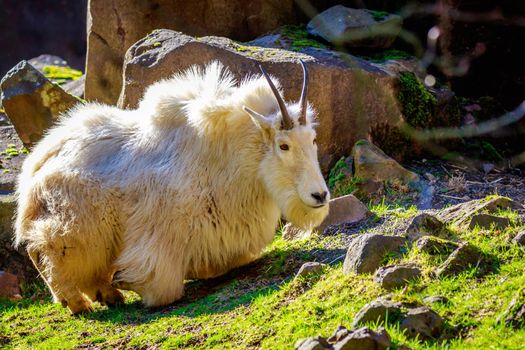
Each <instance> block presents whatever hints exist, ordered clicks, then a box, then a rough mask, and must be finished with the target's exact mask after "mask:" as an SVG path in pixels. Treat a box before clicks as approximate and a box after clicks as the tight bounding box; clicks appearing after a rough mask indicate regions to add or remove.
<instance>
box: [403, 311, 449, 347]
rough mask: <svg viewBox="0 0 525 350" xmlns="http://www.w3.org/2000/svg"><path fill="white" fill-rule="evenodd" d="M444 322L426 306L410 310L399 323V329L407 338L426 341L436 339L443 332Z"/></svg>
mask: <svg viewBox="0 0 525 350" xmlns="http://www.w3.org/2000/svg"><path fill="white" fill-rule="evenodd" d="M444 324H445V321H444V319H443V318H442V317H441V316H440V315H438V314H437V313H436V312H434V311H433V310H431V309H430V308H428V307H426V306H421V307H418V308H414V309H410V310H408V312H407V315H406V316H405V318H404V319H403V321H401V324H400V328H401V330H404V331H405V332H406V333H405V334H406V335H407V337H409V338H418V339H420V340H427V339H430V338H438V337H439V336H440V334H441V332H442V331H443V327H444Z"/></svg>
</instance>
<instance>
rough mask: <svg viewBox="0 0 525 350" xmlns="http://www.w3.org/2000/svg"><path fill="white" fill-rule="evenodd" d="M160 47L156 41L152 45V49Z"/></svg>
mask: <svg viewBox="0 0 525 350" xmlns="http://www.w3.org/2000/svg"><path fill="white" fill-rule="evenodd" d="M161 45H162V44H161V43H159V42H158V41H157V42H154V43H153V47H159V46H161Z"/></svg>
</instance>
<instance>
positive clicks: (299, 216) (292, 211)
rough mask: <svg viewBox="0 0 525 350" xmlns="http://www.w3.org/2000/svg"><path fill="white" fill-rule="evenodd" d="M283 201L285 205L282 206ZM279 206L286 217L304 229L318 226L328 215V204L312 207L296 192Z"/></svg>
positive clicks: (289, 195)
mask: <svg viewBox="0 0 525 350" xmlns="http://www.w3.org/2000/svg"><path fill="white" fill-rule="evenodd" d="M281 199H284V198H281ZM281 203H282V204H284V205H282V206H281ZM279 206H280V207H281V212H282V214H283V216H284V218H285V219H286V220H287V221H290V222H291V223H292V224H293V225H294V226H296V227H298V228H300V229H303V230H312V229H314V228H316V227H317V226H319V225H320V224H321V223H322V222H323V220H324V219H325V217H326V216H327V215H328V205H325V206H323V207H320V208H312V207H310V206H308V205H306V204H305V203H304V202H303V201H302V200H301V199H300V197H299V196H298V195H297V194H296V193H293V194H291V193H289V194H288V196H286V199H285V201H284V202H280V203H279Z"/></svg>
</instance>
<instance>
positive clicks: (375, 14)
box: [367, 10, 389, 22]
mask: <svg viewBox="0 0 525 350" xmlns="http://www.w3.org/2000/svg"><path fill="white" fill-rule="evenodd" d="M367 12H368V13H369V14H370V15H371V16H372V18H373V19H374V21H376V22H379V21H382V20H383V19H385V17H386V16H388V15H389V13H388V12H385V11H374V10H367Z"/></svg>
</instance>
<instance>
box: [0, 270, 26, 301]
mask: <svg viewBox="0 0 525 350" xmlns="http://www.w3.org/2000/svg"><path fill="white" fill-rule="evenodd" d="M18 283H19V282H18V278H17V277H16V276H15V275H13V274H11V273H9V272H4V271H0V298H8V299H10V300H20V299H22V295H21V292H20V287H19V286H18Z"/></svg>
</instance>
